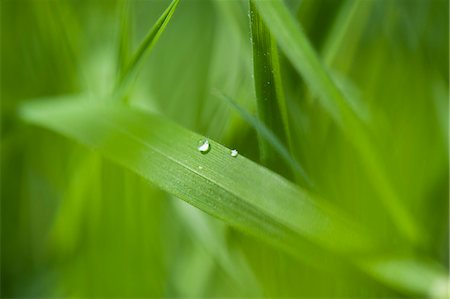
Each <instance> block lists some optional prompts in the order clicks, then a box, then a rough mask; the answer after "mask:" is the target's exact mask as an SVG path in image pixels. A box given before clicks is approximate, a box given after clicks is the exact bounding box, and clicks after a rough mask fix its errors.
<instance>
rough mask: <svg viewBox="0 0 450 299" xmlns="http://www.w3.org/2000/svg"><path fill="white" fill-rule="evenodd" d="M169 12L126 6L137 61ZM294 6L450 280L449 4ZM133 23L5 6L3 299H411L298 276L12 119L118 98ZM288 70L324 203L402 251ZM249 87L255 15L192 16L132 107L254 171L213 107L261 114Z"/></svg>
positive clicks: (311, 1)
mask: <svg viewBox="0 0 450 299" xmlns="http://www.w3.org/2000/svg"><path fill="white" fill-rule="evenodd" d="M168 5H169V2H168V1H152V0H146V1H144V0H134V1H131V7H130V9H131V11H130V23H131V24H132V26H130V31H129V34H130V38H131V40H132V45H133V48H136V47H137V45H138V44H139V43H140V41H141V40H142V38H143V37H144V36H145V34H146V33H147V32H148V30H149V29H150V28H151V27H152V25H153V24H154V23H155V21H156V20H157V18H158V17H159V16H160V15H161V13H162V12H163V11H164V9H165V8H166V7H167V6H168ZM286 5H287V6H288V7H289V9H290V11H291V13H292V14H293V15H294V16H295V18H296V19H297V20H298V22H299V23H300V24H301V26H302V28H303V30H304V32H305V33H306V35H307V36H308V38H309V39H310V41H311V43H312V44H313V46H314V49H315V50H316V51H317V52H318V53H319V55H320V57H321V58H322V61H323V62H324V64H325V65H327V67H328V68H329V69H330V72H331V73H332V75H333V77H335V78H337V79H336V80H337V82H340V84H341V85H342V86H344V89H345V90H346V92H348V93H351V94H352V98H354V99H356V100H355V102H354V103H353V104H354V107H355V109H356V110H357V111H359V113H360V114H361V115H364V119H365V121H366V122H365V123H366V126H367V128H368V132H370V134H371V136H372V137H373V138H374V140H376V144H377V146H378V147H379V151H380V152H381V153H382V157H383V162H384V163H385V165H386V166H387V170H388V172H387V173H388V175H389V180H390V181H392V183H393V185H395V186H396V190H397V191H398V192H399V193H400V194H401V195H402V198H404V199H405V202H406V204H407V207H408V211H409V212H410V213H411V215H413V218H414V220H415V221H416V222H417V223H418V224H419V226H420V227H421V228H422V229H423V234H424V236H423V238H424V239H425V240H426V242H425V245H424V246H422V247H421V248H412V249H411V248H409V249H408V250H410V251H413V252H414V254H416V255H418V256H421V257H422V256H423V257H427V258H430V259H432V260H434V261H437V262H438V263H439V264H440V265H441V266H442V267H443V268H444V269H445V271H447V272H448V266H447V265H448V197H449V194H448V192H449V173H448V163H449V162H448V86H449V84H448V82H449V73H448V66H449V58H448V55H449V40H448V21H449V18H448V12H449V4H448V1H446V0H429V1H426V0H350V1H343V0H342V1H341V0H289V1H286ZM349 8H351V9H349ZM122 9H123V5H122V1H104V0H99V1H88V0H61V1H56V0H2V1H1V45H2V46H1V296H2V297H86V298H87V297H182V298H185V297H256V296H258V297H259V296H264V297H359V298H364V297H372V298H373V297H377V298H381V297H399V296H408V295H409V294H408V293H404V292H400V291H399V290H396V289H393V288H390V287H388V286H385V285H382V284H380V283H379V282H375V281H373V280H372V279H371V278H369V277H366V276H365V275H364V274H362V273H360V272H358V271H356V270H355V269H353V268H352V267H347V266H346V265H341V264H336V265H335V264H333V263H330V266H329V267H328V269H317V268H315V267H311V265H306V264H304V263H302V262H299V261H297V260H296V259H294V258H293V257H291V256H289V255H287V254H285V253H283V252H281V251H279V250H278V249H275V248H272V247H271V246H269V245H267V244H266V243H264V242H262V241H260V240H258V239H256V238H254V237H250V236H248V235H246V234H244V233H242V232H239V231H237V230H235V229H233V228H230V227H229V226H227V225H226V224H225V223H223V222H221V221H219V220H217V219H214V218H212V217H211V216H208V215H207V214H205V213H203V212H201V211H199V210H197V209H195V208H193V207H191V206H189V205H187V204H185V203H184V202H182V201H180V200H179V199H177V198H174V197H173V196H171V195H170V194H168V193H165V192H163V191H161V190H159V189H158V188H156V187H154V186H152V185H151V184H150V183H149V182H147V181H145V180H144V179H143V178H140V177H138V176H137V175H135V174H133V173H131V172H130V171H128V170H126V169H123V168H122V167H120V166H117V165H116V164H114V163H112V162H110V161H108V160H106V159H104V158H102V156H101V155H100V154H99V153H97V152H95V151H92V150H89V149H87V148H85V147H84V146H82V145H80V144H78V143H75V142H73V141H70V140H69V139H66V138H64V137H62V136H60V135H58V134H56V133H52V132H50V131H48V130H45V129H41V128H38V127H35V126H31V125H28V124H25V123H24V122H23V121H22V120H20V119H19V117H18V113H17V111H18V109H19V107H20V105H21V104H22V103H24V102H28V101H33V99H35V98H39V97H44V96H53V95H61V94H74V93H80V92H87V93H90V94H93V95H94V96H97V97H98V98H99V99H103V98H104V97H105V96H107V95H108V93H109V92H110V90H111V89H112V88H113V84H114V82H115V80H116V73H115V71H116V68H117V65H116V64H117V49H118V36H119V26H120V15H121V10H122ZM339 34H342V35H339ZM280 64H281V78H282V82H283V88H284V93H285V98H286V105H287V111H288V116H289V122H290V130H291V135H292V139H293V140H292V143H293V146H292V148H293V149H294V150H293V151H292V154H293V155H294V157H295V158H296V159H297V160H298V161H299V162H300V164H301V165H302V166H303V167H304V168H305V170H306V172H307V173H308V175H309V176H310V177H311V178H312V179H313V181H314V182H315V186H316V189H317V190H319V192H320V195H321V196H322V197H323V198H324V199H325V200H327V201H329V202H331V203H333V204H335V205H337V206H339V207H340V208H342V209H343V210H345V211H346V212H347V213H348V215H350V216H351V217H352V219H355V220H357V221H358V222H359V223H362V224H363V225H364V226H366V227H367V228H368V229H369V230H370V231H372V232H373V233H374V234H377V235H380V236H382V237H383V238H384V239H385V240H388V241H389V242H390V244H392V246H394V247H396V246H398V248H403V247H402V246H404V245H402V244H401V242H400V241H396V233H395V231H393V230H392V229H391V227H392V221H391V219H390V218H389V217H388V215H387V214H386V212H385V211H384V208H383V205H382V204H380V201H379V200H378V199H377V192H376V191H375V190H374V186H373V185H372V184H371V178H370V175H367V174H366V173H365V170H364V167H363V166H362V162H361V157H360V156H358V153H357V152H356V151H355V149H354V148H353V147H352V146H351V145H350V144H349V142H348V141H347V139H346V138H345V137H344V135H343V133H342V131H341V130H340V129H339V128H338V127H337V126H336V125H335V124H334V123H333V121H332V120H331V118H330V116H329V115H328V114H327V113H326V111H325V110H324V109H323V107H322V106H320V104H319V103H318V101H317V100H316V99H315V96H314V95H313V94H312V93H311V92H310V91H309V89H308V86H307V85H306V84H305V83H304V81H303V80H302V78H301V77H300V76H299V75H298V74H297V73H296V71H295V69H294V67H293V66H292V65H291V64H290V62H289V60H288V59H287V58H286V57H285V56H284V55H283V54H282V52H281V51H280ZM252 72H253V67H252V47H251V42H250V29H249V20H248V3H247V2H246V1H234V0H229V1H227V0H215V1H214V0H210V1H207V0H198V1H192V0H182V1H181V2H180V4H179V7H178V8H177V10H176V12H175V14H174V16H173V18H172V19H171V21H170V23H169V24H168V27H167V29H166V31H165V32H164V33H163V34H162V36H161V38H160V40H159V41H158V42H157V43H156V45H155V47H154V49H153V51H152V52H151V54H150V56H149V57H148V59H147V60H146V62H145V65H144V67H143V69H142V71H141V72H140V74H139V77H138V81H137V84H136V85H134V86H133V89H132V91H131V93H130V95H129V98H130V103H131V105H133V106H135V107H139V108H140V109H144V110H148V111H152V112H155V113H158V114H161V115H163V116H165V117H167V118H169V119H171V120H173V121H175V122H177V123H178V124H180V125H182V126H184V127H186V128H188V129H190V130H193V131H195V132H197V133H200V134H202V135H205V136H209V137H210V138H212V139H213V140H216V141H218V142H220V143H222V144H224V145H226V146H229V147H236V148H238V149H239V153H240V155H243V156H245V157H248V158H250V159H252V160H254V161H256V162H259V146H258V140H257V138H256V133H255V131H254V129H253V128H252V127H251V126H249V125H248V124H247V123H246V122H245V121H244V120H243V119H242V118H241V117H240V116H239V114H238V113H236V111H234V110H233V109H232V108H230V106H229V105H228V104H227V103H226V102H224V101H223V100H221V99H220V98H218V97H217V96H215V95H214V93H213V91H214V90H219V91H221V92H223V93H225V94H226V95H228V96H229V97H231V98H232V99H234V100H235V101H237V102H238V103H239V104H240V105H241V106H242V107H245V109H247V110H248V111H250V112H252V113H255V111H256V101H255V95H254V94H255V93H254V90H253V89H254V85H253V76H252ZM282 175H283V173H282ZM290 179H291V180H293V181H294V183H299V182H297V181H296V180H295V179H292V178H290ZM419 276H420V274H419Z"/></svg>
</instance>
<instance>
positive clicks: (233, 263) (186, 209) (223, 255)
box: [173, 199, 261, 294]
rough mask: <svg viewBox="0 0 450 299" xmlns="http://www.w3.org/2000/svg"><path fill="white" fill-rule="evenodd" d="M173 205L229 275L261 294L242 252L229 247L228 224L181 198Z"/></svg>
mask: <svg viewBox="0 0 450 299" xmlns="http://www.w3.org/2000/svg"><path fill="white" fill-rule="evenodd" d="M173 205H174V207H175V210H176V211H177V212H178V215H179V216H180V218H181V219H182V220H183V221H184V223H185V225H186V226H187V227H188V228H189V229H190V231H191V232H192V235H193V238H194V239H195V240H196V241H197V242H198V243H200V245H201V246H203V247H205V249H206V250H207V251H208V252H209V253H210V254H211V255H212V256H213V257H214V258H215V259H216V260H217V262H218V263H219V264H220V266H221V267H222V268H223V269H224V270H225V271H226V272H227V273H228V274H229V276H230V277H231V278H232V279H233V280H235V281H236V283H237V284H238V285H240V286H241V287H243V288H244V289H245V291H246V292H248V293H249V294H259V293H260V292H261V291H260V289H261V287H260V286H259V285H258V282H257V280H256V278H255V276H254V274H253V273H252V271H251V269H250V267H249V265H248V264H247V263H245V262H243V256H242V252H240V251H236V250H235V251H233V250H230V249H228V248H227V247H228V246H227V243H226V238H225V232H226V226H225V225H224V224H223V223H221V222H217V221H215V222H213V221H212V220H213V219H211V217H208V215H205V214H204V213H202V212H201V211H200V210H198V209H196V208H194V207H192V206H191V205H188V204H187V203H185V202H183V201H181V200H178V199H174V201H173Z"/></svg>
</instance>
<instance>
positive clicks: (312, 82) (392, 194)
mask: <svg viewBox="0 0 450 299" xmlns="http://www.w3.org/2000/svg"><path fill="white" fill-rule="evenodd" d="M254 3H255V5H256V7H257V9H258V11H259V13H260V14H261V16H262V18H263V20H264V22H265V23H266V25H267V26H268V28H270V30H271V32H272V33H273V35H274V37H275V39H276V40H277V41H278V43H279V45H280V47H281V48H282V50H283V51H284V53H285V54H286V56H287V57H288V58H289V60H290V61H291V63H292V64H293V66H294V67H295V68H296V69H297V71H298V72H299V73H300V74H301V75H302V76H303V78H304V80H305V81H306V83H307V84H308V86H309V87H310V88H311V89H312V91H313V92H314V93H315V94H316V95H317V96H318V98H319V100H320V102H321V104H322V105H323V106H324V108H325V109H326V111H327V112H328V113H329V114H330V115H331V116H332V118H333V119H334V120H335V121H336V122H337V124H338V125H339V126H340V128H341V129H342V131H343V132H344V133H345V134H346V136H347V138H348V139H349V141H350V142H351V143H352V144H353V145H354V146H355V147H356V148H357V149H358V150H359V152H360V153H361V156H362V158H363V161H364V163H365V166H366V168H367V170H368V172H369V173H370V174H371V175H372V181H373V184H374V185H375V186H376V189H377V190H378V191H379V193H380V197H379V198H380V200H381V201H382V203H383V204H384V206H385V207H386V210H387V212H388V213H389V214H390V216H391V218H392V220H393V221H394V223H395V224H396V226H397V228H398V230H399V232H400V233H402V235H403V236H404V237H405V238H406V239H408V240H409V241H411V242H413V243H416V244H417V243H422V242H423V240H422V238H423V233H422V230H421V229H420V227H419V226H418V225H417V223H416V222H415V221H414V220H413V218H412V216H411V214H410V213H409V212H408V210H407V209H406V207H405V204H404V203H403V202H402V201H401V200H400V198H399V197H398V194H396V191H395V190H394V188H393V186H392V183H391V182H390V181H389V179H388V175H387V174H388V172H387V171H386V169H385V166H383V161H382V159H381V158H380V156H379V154H378V152H377V151H376V149H375V147H374V144H373V142H372V140H371V139H370V138H369V136H368V132H367V130H366V129H365V127H364V125H363V123H362V121H361V119H360V117H359V115H357V114H356V113H355V111H354V110H353V109H352V108H351V106H350V105H349V104H348V101H347V100H346V99H345V98H344V95H343V93H342V92H341V91H340V89H339V88H338V87H337V85H336V84H335V82H334V81H333V80H332V78H331V76H330V74H329V73H328V71H327V70H326V68H325V67H324V65H323V64H322V63H321V61H320V60H319V58H318V56H317V54H316V52H315V51H314V49H313V48H312V46H311V44H310V43H309V41H308V39H307V37H306V36H305V35H304V33H303V32H302V31H301V29H300V26H299V24H298V23H297V22H296V20H295V19H294V18H293V16H292V15H291V14H290V13H289V11H288V9H287V8H286V6H285V5H284V4H283V1H282V0H273V1H255V2H254Z"/></svg>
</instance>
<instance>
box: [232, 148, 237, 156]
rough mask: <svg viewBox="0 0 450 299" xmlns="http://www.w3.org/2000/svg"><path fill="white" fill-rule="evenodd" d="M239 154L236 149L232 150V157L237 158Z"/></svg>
mask: <svg viewBox="0 0 450 299" xmlns="http://www.w3.org/2000/svg"><path fill="white" fill-rule="evenodd" d="M238 154H239V153H238V151H237V150H235V149H232V150H231V156H232V157H237V155H238Z"/></svg>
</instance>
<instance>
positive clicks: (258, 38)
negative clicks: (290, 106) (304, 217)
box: [249, 1, 290, 176]
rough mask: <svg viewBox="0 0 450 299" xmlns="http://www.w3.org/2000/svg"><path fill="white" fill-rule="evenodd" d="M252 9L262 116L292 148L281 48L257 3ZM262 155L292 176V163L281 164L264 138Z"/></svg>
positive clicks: (265, 161) (264, 160) (266, 162)
mask: <svg viewBox="0 0 450 299" xmlns="http://www.w3.org/2000/svg"><path fill="white" fill-rule="evenodd" d="M249 10H250V27H251V34H252V46H253V77H254V83H255V93H256V99H257V107H258V116H259V119H260V120H261V122H262V123H263V124H264V125H265V126H266V127H267V128H268V129H269V130H270V131H272V132H273V133H274V134H275V135H276V136H277V137H278V140H279V141H280V142H281V143H282V144H284V145H285V146H289V145H290V140H289V126H288V119H287V112H286V103H285V100H284V95H283V90H282V86H281V77H280V64H279V61H278V50H277V45H276V44H275V41H274V40H273V38H272V36H271V34H270V32H269V30H268V29H267V28H266V26H265V25H264V23H263V21H262V20H261V17H260V16H259V13H258V11H257V10H256V8H255V5H254V3H253V1H249ZM260 154H261V161H262V163H263V164H264V165H265V166H267V167H269V168H270V169H273V170H275V171H276V172H279V173H281V174H285V175H287V176H289V174H290V167H289V164H286V163H280V157H279V155H278V153H277V151H276V150H275V149H274V148H273V147H272V145H271V144H270V143H269V142H267V141H266V139H265V138H264V137H260Z"/></svg>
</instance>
